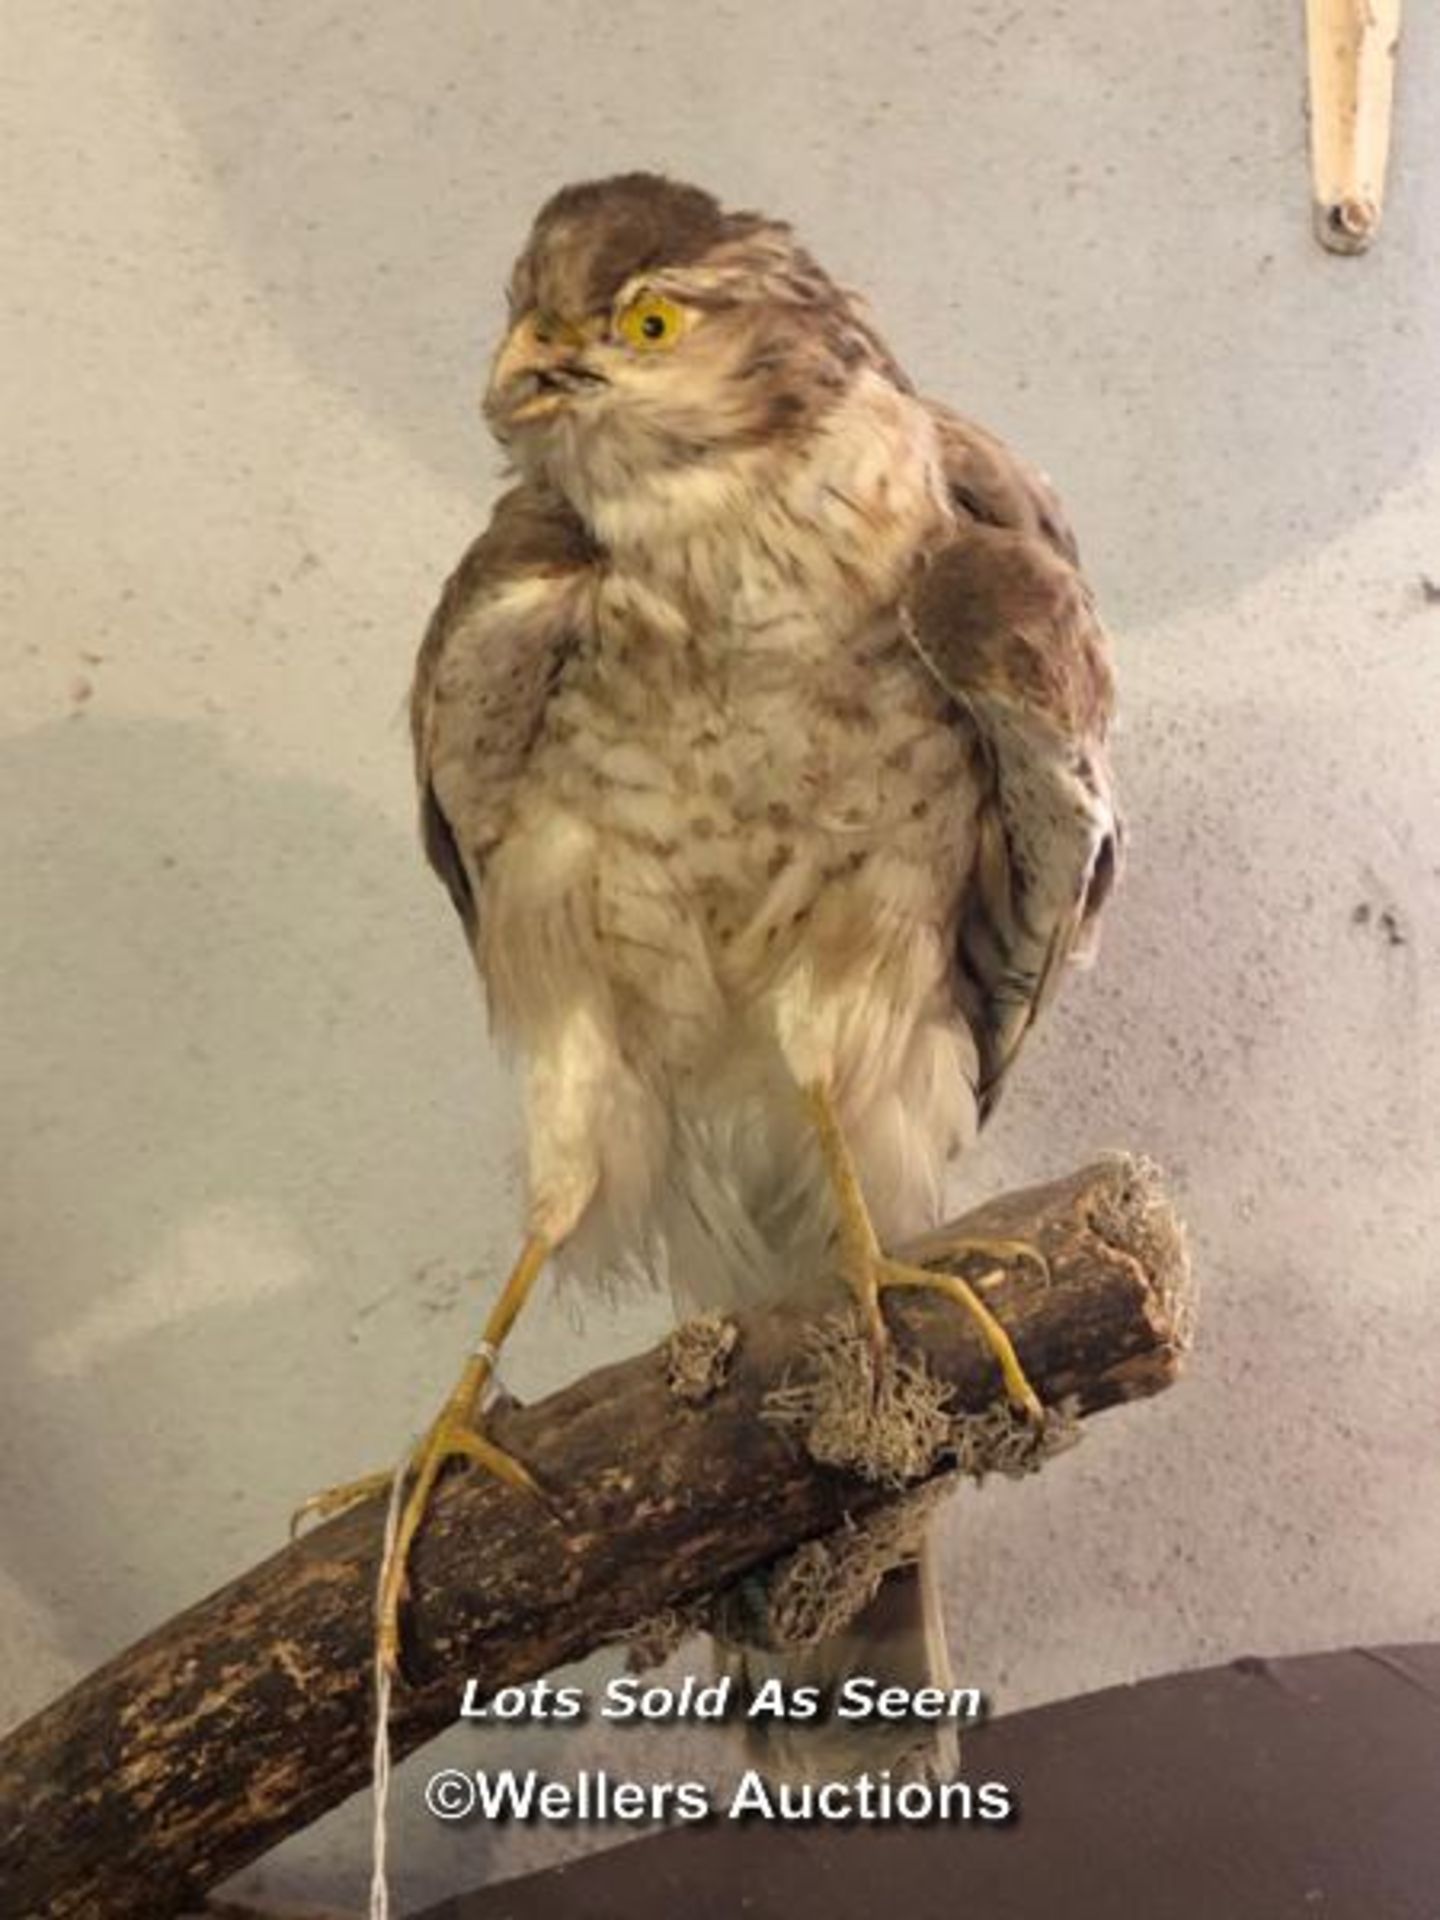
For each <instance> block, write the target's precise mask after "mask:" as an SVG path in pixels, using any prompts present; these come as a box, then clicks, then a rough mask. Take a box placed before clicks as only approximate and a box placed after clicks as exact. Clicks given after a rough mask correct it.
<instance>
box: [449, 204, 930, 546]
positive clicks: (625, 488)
mask: <svg viewBox="0 0 1440 1920" xmlns="http://www.w3.org/2000/svg"><path fill="white" fill-rule="evenodd" d="M864 367H873V368H876V369H879V370H880V371H881V372H883V373H884V374H885V376H886V377H887V378H890V379H892V380H893V381H894V382H895V383H896V384H897V385H903V384H904V382H903V378H902V376H901V375H900V374H899V372H898V370H897V369H896V368H895V366H894V363H893V362H892V361H891V360H890V357H889V355H888V354H887V352H886V351H885V349H884V347H883V346H882V345H881V343H880V341H879V339H878V337H877V336H876V335H875V333H874V332H873V330H872V329H871V327H870V325H869V323H868V321H867V320H866V319H865V317H864V315H863V312H862V311H861V309H860V307H859V304H858V302H857V301H856V300H855V299H854V298H853V296H851V295H850V294H848V293H846V292H845V291H843V290H842V289H841V288H839V287H837V286H836V285H835V283H834V282H833V281H831V280H830V279H829V278H828V277H827V276H826V275H825V274H824V273H823V272H822V271H821V269H820V268H819V267H818V266H817V265H816V264H815V262H814V261H813V260H812V259H811V258H810V257H809V255H808V254H806V253H805V252H804V250H803V249H802V248H801V247H799V246H798V245H797V244H796V242H795V240H794V239H793V237H792V235H791V233H790V230H789V228H788V227H786V226H784V225H782V224H780V223H778V222H776V221H772V220H767V219H764V218H762V217H761V216H759V215H757V214H752V213H728V212H726V211H725V210H724V209H723V208H722V207H721V206H720V204H719V203H718V201H716V200H715V199H713V198H712V197H711V195H709V194H708V193H704V192H702V191H701V190H700V189H699V188H697V187H689V186H683V185H680V184H679V183H677V182H675V181H671V180H667V179H664V178H662V177H661V176H659V175H657V174H648V173H630V174H621V175H618V176H616V177H615V178H613V179H608V180H599V181H591V182H587V183H586V184H584V185H580V186H572V187H566V188H565V189H563V191H561V192H560V193H557V194H556V195H555V196H554V197H553V198H552V199H551V200H550V201H548V202H547V204H546V205H545V206H544V207H543V208H542V209H541V211H540V214H539V216H538V218H537V219H536V222H535V225H534V228H533V230H532V232H531V235H530V238H529V240H528V242H527V243H526V246H525V249H524V251H523V252H522V253H521V255H520V258H519V260H518V261H517V262H516V266H515V270H514V273H513V275H512V278H511V282H510V324H509V330H508V332H507V334H506V336H505V338H504V340H503V341H502V343H501V345H500V348H499V351H498V352H497V354H496V356H495V361H494V365H493V368H492V370H491V376H490V384H489V389H488V391H487V394H486V398H485V412H486V417H487V419H488V420H489V422H490V424H491V427H492V429H493V430H494V432H495V434H496V436H497V437H498V438H499V439H500V441H501V442H502V443H503V444H504V445H505V447H506V448H507V449H508V451H509V452H510V454H511V456H512V458H514V460H515V461H516V462H517V464H518V465H519V466H520V467H521V469H522V470H524V471H528V472H531V473H533V474H535V475H537V476H543V477H544V478H545V479H547V480H548V481H550V482H551V484H553V485H555V486H557V487H558V488H559V489H560V491H561V492H562V493H564V494H565V495H566V496H567V497H568V498H569V499H570V500H571V502H572V504H573V505H575V506H576V507H577V509H579V511H580V512H581V513H582V515H583V516H584V517H585V518H586V519H591V520H593V519H595V518H596V517H601V518H603V517H604V510H605V508H606V507H607V505H608V506H610V507H612V508H613V506H614V504H615V502H616V501H617V500H621V499H624V498H626V497H627V496H628V497H634V496H635V495H636V493H637V492H639V491H648V490H650V489H651V488H652V487H653V486H654V484H655V482H657V481H667V482H673V481H674V480H675V479H676V478H677V477H678V475H679V473H680V471H681V470H683V469H696V468H708V469H714V468H717V467H721V468H723V467H724V466H725V465H726V464H727V463H728V462H729V461H731V460H733V458H734V457H735V456H736V455H737V454H739V453H741V452H743V451H747V450H748V451H751V452H754V451H756V450H760V451H761V452H763V451H764V450H765V449H775V450H777V451H778V450H780V449H782V448H784V447H786V446H789V445H791V444H793V441H794V439H795V438H796V437H797V436H803V435H805V434H807V433H809V432H812V431H813V430H814V429H815V427H816V426H817V425H818V424H819V423H820V422H821V421H822V420H823V419H824V416H825V415H826V413H827V412H828V411H829V410H830V409H831V408H832V407H833V406H834V404H835V403H836V401H837V400H838V399H839V398H840V396H841V395H842V394H843V393H844V392H845V390H846V389H847V387H848V386H849V385H850V383H851V381H852V380H853V379H854V378H855V377H856V375H857V374H858V372H859V371H860V370H861V369H862V368H864ZM671 497H672V499H673V489H671Z"/></svg>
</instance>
